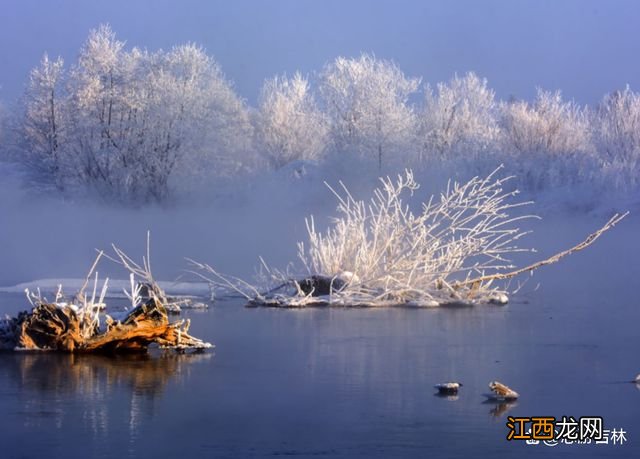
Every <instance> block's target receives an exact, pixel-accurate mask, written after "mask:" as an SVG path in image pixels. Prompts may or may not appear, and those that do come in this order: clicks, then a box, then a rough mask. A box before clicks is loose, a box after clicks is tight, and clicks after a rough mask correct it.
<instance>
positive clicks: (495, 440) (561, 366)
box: [0, 238, 640, 459]
mask: <svg viewBox="0 0 640 459" xmlns="http://www.w3.org/2000/svg"><path fill="white" fill-rule="evenodd" d="M615 246H616V243H615V239H613V238H612V239H610V241H609V242H608V243H605V244H602V245H601V246H600V247H599V248H598V247H597V246H596V247H594V248H593V250H592V251H591V252H589V253H586V252H585V254H584V255H583V254H581V255H576V256H575V259H570V260H569V261H567V262H565V263H563V264H562V265H558V266H553V267H549V268H548V270H547V271H545V272H544V274H542V275H540V276H536V278H535V279H534V280H535V281H536V282H537V281H541V283H542V285H541V287H540V288H539V289H538V290H534V288H533V287H535V285H534V284H532V285H530V286H529V285H528V286H525V288H524V289H523V291H522V293H520V294H518V295H515V296H514V297H513V299H514V301H513V302H512V303H510V304H509V305H507V306H504V307H498V306H483V307H475V308H465V309H431V310H419V309H401V308H397V309H393V308H391V309H351V310H345V309H306V310H276V309H246V308H244V307H242V303H241V302H238V301H227V302H221V303H217V304H215V305H214V306H213V307H212V308H210V309H209V310H208V311H204V312H190V313H187V314H186V315H187V316H189V317H190V318H191V319H192V328H191V331H192V332H193V334H194V335H195V336H198V337H202V338H205V339H206V340H209V341H211V342H213V343H215V344H216V346H217V347H216V349H215V352H213V353H209V354H203V355H163V354H154V355H151V356H149V357H145V358H141V357H128V358H124V357H120V358H108V357H104V356H67V355H52V354H45V353H40V354H27V353H5V354H1V355H0V413H2V428H1V429H0V441H1V444H2V452H1V453H0V457H2V458H7V459H11V458H16V459H17V458H43V457H48V458H112V457H113V458H158V457H163V458H165V457H166V458H174V457H175V458H177V457H179V458H197V457H207V458H209V457H211V458H245V457H247V458H252V457H268V456H295V457H314V458H315V457H329V458H343V457H363V458H371V457H384V458H396V457H492V458H499V457H516V456H517V457H540V456H545V457H554V456H557V454H558V450H562V451H561V452H562V454H563V455H568V456H572V457H627V458H629V457H640V388H638V387H636V385H634V384H631V383H628V382H626V383H624V382H622V381H628V380H630V379H632V378H633V377H634V376H635V375H636V374H637V373H638V372H640V358H639V357H638V350H639V349H640V332H639V325H638V324H640V309H639V307H638V301H637V292H638V288H639V283H638V281H637V280H636V281H635V282H634V279H635V278H636V277H637V275H638V274H639V272H638V271H637V270H635V271H634V270H629V269H620V268H619V267H620V266H627V267H630V266H636V267H637V262H636V261H635V260H634V259H633V258H632V257H633V256H634V255H633V254H632V253H628V252H620V253H618V254H617V255H616V257H611V256H608V255H609V253H610V252H609V250H611V249H612V248H613V247H615ZM629 271H631V272H629ZM24 304H25V301H24V299H23V297H22V296H19V295H10V294H3V295H2V296H0V311H1V312H2V313H15V312H16V311H17V310H18V309H20V308H24ZM450 379H455V380H458V381H461V382H462V383H463V384H464V387H462V389H461V391H460V394H459V396H458V397H457V398H456V399H447V398H440V397H437V396H435V395H434V389H433V388H432V386H433V384H435V383H438V382H442V381H446V380H450ZM494 379H498V380H500V381H502V382H504V383H506V384H508V385H509V386H511V387H513V388H514V389H515V390H517V391H518V392H519V393H520V394H521V398H520V400H518V401H517V402H516V403H514V404H512V405H499V404H492V403H487V402H486V401H485V398H484V397H483V395H482V394H483V393H486V392H487V391H488V388H487V384H488V383H489V382H490V381H492V380H494ZM563 415H564V416H573V417H575V418H576V419H578V418H579V417H580V416H601V417H603V419H604V427H605V429H611V430H612V429H623V430H624V431H625V432H626V434H625V438H626V442H624V444H622V445H620V444H615V445H614V444H612V443H611V442H610V444H608V445H602V444H599V445H595V444H590V445H577V444H573V445H562V444H561V445H558V446H555V447H553V446H547V445H544V444H539V445H527V444H525V443H524V442H523V441H511V442H508V441H507V440H506V435H507V433H508V429H507V426H506V422H507V416H514V417H520V416H522V417H531V416H555V417H556V418H558V417H561V416H563Z"/></svg>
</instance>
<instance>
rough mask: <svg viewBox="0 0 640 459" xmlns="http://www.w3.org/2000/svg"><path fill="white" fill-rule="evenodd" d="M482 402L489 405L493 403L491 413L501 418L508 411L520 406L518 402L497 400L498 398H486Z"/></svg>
mask: <svg viewBox="0 0 640 459" xmlns="http://www.w3.org/2000/svg"><path fill="white" fill-rule="evenodd" d="M482 403H484V404H487V405H492V407H491V409H490V410H489V414H490V415H491V416H493V417H494V418H500V417H502V416H503V415H504V414H505V413H506V412H507V411H509V410H511V409H512V408H515V407H516V406H518V403H517V402H505V401H496V400H485V401H484V402H482Z"/></svg>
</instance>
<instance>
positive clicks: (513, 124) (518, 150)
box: [501, 89, 593, 189]
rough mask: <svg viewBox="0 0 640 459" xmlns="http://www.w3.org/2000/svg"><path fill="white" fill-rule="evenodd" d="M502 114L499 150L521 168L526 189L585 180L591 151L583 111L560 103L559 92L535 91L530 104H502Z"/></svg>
mask: <svg viewBox="0 0 640 459" xmlns="http://www.w3.org/2000/svg"><path fill="white" fill-rule="evenodd" d="M501 114H502V117H501V123H502V129H503V137H502V138H503V147H502V148H503V151H504V154H506V155H507V157H508V158H509V159H510V160H513V161H514V162H515V163H517V164H519V165H521V166H522V167H523V169H524V170H523V171H522V173H521V174H520V175H522V176H526V177H525V178H524V180H525V186H527V187H530V188H533V189H540V188H543V187H545V186H548V185H552V184H561V183H567V182H572V181H578V180H580V179H581V178H585V177H583V176H584V175H585V174H587V173H588V169H589V168H590V165H589V164H590V162H591V158H592V156H591V153H592V149H593V148H592V142H591V130H590V125H589V120H588V116H587V113H586V110H584V109H582V108H581V107H579V106H578V105H576V104H575V103H574V102H572V101H568V102H565V101H563V100H562V96H561V93H560V91H556V92H549V91H544V90H542V89H538V90H537V94H536V98H535V100H534V101H533V103H528V102H526V101H512V102H509V103H504V104H502V106H501Z"/></svg>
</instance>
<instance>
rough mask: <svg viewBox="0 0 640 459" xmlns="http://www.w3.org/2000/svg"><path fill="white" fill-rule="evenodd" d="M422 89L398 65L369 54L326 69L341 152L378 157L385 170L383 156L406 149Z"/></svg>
mask: <svg viewBox="0 0 640 459" xmlns="http://www.w3.org/2000/svg"><path fill="white" fill-rule="evenodd" d="M419 85H420V80H419V79H417V78H408V77H406V76H405V75H404V73H403V72H402V71H401V70H400V69H399V68H398V67H397V66H396V65H395V64H394V63H392V62H389V61H385V60H381V59H377V58H375V57H374V56H371V55H368V54H363V55H361V56H360V57H359V58H357V59H347V58H344V57H339V58H337V59H336V60H335V61H334V62H332V63H330V64H328V65H326V66H325V67H324V69H323V71H322V74H321V86H320V93H321V95H322V98H323V101H324V105H325V108H326V111H327V114H328V116H329V119H330V122H331V133H332V137H333V141H334V143H335V147H336V149H337V150H338V151H349V150H355V151H358V152H361V153H363V154H366V155H372V156H373V155H375V157H377V160H378V166H379V167H380V168H381V167H382V159H383V155H385V154H387V153H389V152H399V151H402V150H404V149H406V148H407V147H408V146H409V145H410V144H411V141H412V139H413V137H414V131H415V122H416V117H415V113H414V110H413V108H412V107H411V106H410V105H409V103H408V100H409V96H410V95H411V94H413V93H415V92H416V91H417V89H418V86H419Z"/></svg>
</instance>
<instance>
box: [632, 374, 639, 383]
mask: <svg viewBox="0 0 640 459" xmlns="http://www.w3.org/2000/svg"><path fill="white" fill-rule="evenodd" d="M631 382H632V383H636V384H640V373H638V375H637V376H636V379H634V380H633V381H631Z"/></svg>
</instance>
